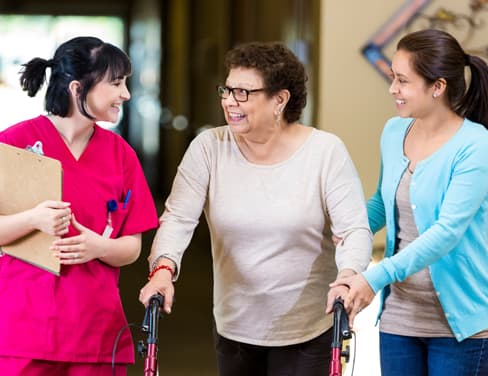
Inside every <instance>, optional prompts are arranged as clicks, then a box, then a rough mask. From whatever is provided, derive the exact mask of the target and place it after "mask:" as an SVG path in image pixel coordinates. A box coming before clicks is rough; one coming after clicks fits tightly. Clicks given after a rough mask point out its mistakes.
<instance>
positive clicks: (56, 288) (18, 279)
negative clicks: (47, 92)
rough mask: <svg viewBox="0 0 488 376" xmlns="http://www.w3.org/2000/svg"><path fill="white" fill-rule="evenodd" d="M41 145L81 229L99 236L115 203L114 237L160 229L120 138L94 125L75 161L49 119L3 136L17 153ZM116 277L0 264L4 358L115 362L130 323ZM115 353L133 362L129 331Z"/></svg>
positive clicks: (109, 272)
mask: <svg viewBox="0 0 488 376" xmlns="http://www.w3.org/2000/svg"><path fill="white" fill-rule="evenodd" d="M37 141H41V142H42V149H43V152H44V155H46V156H48V157H51V158H55V159H58V160H59V161H61V164H62V167H63V200H64V201H67V202H70V203H71V210H72V212H73V213H74V214H75V216H76V219H77V221H78V222H80V223H81V224H82V225H83V226H86V227H88V228H90V229H91V230H93V231H95V232H97V233H99V234H102V233H103V230H104V228H105V226H106V224H107V202H108V201H109V200H116V201H117V202H118V208H117V209H116V210H115V211H114V212H112V227H113V228H114V230H113V232H112V234H111V237H112V238H117V237H120V236H123V235H132V234H138V233H142V232H144V231H147V230H149V229H153V228H155V227H157V225H158V217H157V212H156V208H155V205H154V201H153V198H152V195H151V192H150V190H149V188H148V185H147V182H146V179H145V177H144V172H143V170H142V168H141V166H140V163H139V161H138V159H137V156H136V154H135V152H134V150H133V149H132V148H131V147H130V146H129V145H128V143H127V142H126V141H124V140H123V139H122V137H120V136H119V135H117V134H115V133H113V132H111V131H108V130H105V129H103V128H101V127H99V126H97V125H95V131H94V133H93V135H92V137H91V139H90V141H89V143H88V145H87V147H86V149H85V151H84V152H83V154H82V155H81V157H80V158H79V160H76V159H75V158H74V157H73V155H72V154H71V152H70V151H69V149H68V148H67V146H66V145H65V143H64V141H63V139H62V138H61V136H60V135H59V133H58V132H57V130H56V128H55V127H54V125H53V124H52V123H51V121H50V120H49V119H48V118H47V117H45V116H39V117H37V118H34V119H31V120H27V121H24V122H21V123H19V124H16V125H14V126H12V127H10V128H8V129H6V130H4V131H2V132H0V142H4V143H7V144H10V145H14V146H17V147H20V148H26V147H28V146H33V145H34V144H35V143H36V142H37ZM0 178H1V177H0ZM32 183H33V184H35V182H32ZM129 190H130V191H131V194H130V197H129V201H128V203H127V206H126V208H125V209H124V208H123V201H124V199H125V197H126V195H127V192H128V191H129ZM0 199H1V200H5V199H8V198H6V197H0ZM73 235H76V231H75V230H74V229H73V228H72V227H71V228H70V231H69V233H68V235H66V236H73ZM119 273H120V269H119V268H116V267H112V266H109V265H107V264H105V263H103V262H101V261H99V260H98V259H96V260H92V261H90V262H87V263H85V264H81V265H62V266H61V274H60V276H59V277H58V276H55V275H54V274H52V273H49V272H47V271H44V270H43V269H40V268H37V267H35V266H32V265H30V264H28V263H26V262H23V261H20V260H18V259H16V258H13V257H10V256H8V255H3V256H2V257H0V307H1V308H0V355H3V356H13V357H26V358H33V359H46V360H53V361H66V362H107V363H110V362H111V361H112V350H113V346H114V343H115V339H116V336H117V334H118V332H119V330H120V329H121V328H122V327H124V326H125V325H126V324H127V319H126V317H125V314H124V311H123V307H122V302H121V299H120V294H119V288H118V280H119ZM117 349H118V351H117V354H116V357H115V361H116V362H117V363H133V362H134V348H133V341H132V337H131V335H130V331H129V330H125V331H124V332H123V334H122V336H121V338H120V341H119V344H118V347H117Z"/></svg>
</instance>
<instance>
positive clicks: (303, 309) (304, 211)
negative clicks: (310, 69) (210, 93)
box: [140, 43, 372, 376]
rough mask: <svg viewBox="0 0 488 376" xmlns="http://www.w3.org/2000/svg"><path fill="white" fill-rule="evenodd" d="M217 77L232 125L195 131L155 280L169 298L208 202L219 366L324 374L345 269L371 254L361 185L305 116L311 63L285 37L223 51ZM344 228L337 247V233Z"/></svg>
mask: <svg viewBox="0 0 488 376" xmlns="http://www.w3.org/2000/svg"><path fill="white" fill-rule="evenodd" d="M226 67H227V69H228V75H227V79H226V82H225V84H224V85H221V86H218V87H217V92H218V95H219V97H220V98H221V105H222V109H223V111H224V114H225V118H226V121H227V124H228V125H226V126H222V127H217V128H214V129H210V130H207V131H204V132H202V133H201V134H200V135H198V137H196V138H195V139H194V140H193V142H192V143H191V145H190V146H189V148H188V150H187V151H186V153H185V155H184V157H183V160H182V161H181V164H180V166H179V168H178V173H177V175H176V178H175V181H174V184H173V188H172V191H171V194H170V196H169V197H168V199H167V201H166V207H165V211H164V213H163V215H162V216H161V218H160V224H161V225H160V228H159V230H158V232H157V234H156V237H155V239H154V243H153V247H152V250H151V255H150V257H149V262H150V270H151V272H150V280H149V282H148V283H147V284H146V285H145V286H144V287H143V289H142V290H141V295H140V300H141V302H143V303H144V304H147V303H148V300H149V299H150V297H151V296H152V295H153V294H155V293H158V292H159V293H161V294H162V295H164V296H165V303H164V309H165V311H166V312H169V311H170V309H171V304H172V301H173V293H174V287H173V282H174V281H175V280H176V278H177V276H178V274H179V273H180V272H181V259H182V256H183V252H184V251H185V249H186V248H187V246H188V244H189V242H190V240H191V237H192V235H193V232H194V229H195V227H196V225H197V223H198V219H199V217H200V215H201V213H202V211H204V213H205V216H206V219H207V222H208V225H209V229H210V235H211V243H212V256H213V270H214V317H215V325H216V327H215V344H216V350H217V354H218V356H217V358H218V368H219V373H220V375H229V376H230V375H232V376H239V375H282V374H284V373H283V372H284V371H283V370H286V374H289V375H301V376H314V375H323V374H324V372H325V371H326V369H327V367H328V362H329V357H330V355H329V352H330V351H329V349H330V344H331V339H332V330H331V326H332V317H331V316H330V315H326V301H327V300H328V302H329V306H328V310H329V311H330V307H331V305H332V302H333V300H334V299H335V298H336V297H338V296H341V295H345V293H346V290H345V289H346V288H345V287H344V286H337V287H335V288H333V289H331V290H329V286H328V285H329V283H330V282H331V281H332V280H334V279H335V278H336V277H337V276H338V275H339V276H350V275H354V274H356V273H359V272H361V271H363V270H364V269H365V268H366V266H367V265H368V263H369V260H370V256H371V242H372V236H371V232H370V230H369V226H368V220H367V214H366V209H365V202H364V197H363V192H362V188H361V184H360V181H359V178H358V175H357V173H356V170H355V168H354V165H353V163H352V161H351V159H350V157H349V155H348V153H347V150H346V148H345V147H344V144H343V143H342V142H341V141H340V140H339V139H338V138H337V137H336V136H334V135H332V134H330V133H327V132H324V131H319V130H317V129H315V128H312V127H308V126H305V125H302V124H300V123H299V117H300V115H301V112H302V110H303V108H304V107H305V104H306V85H305V84H306V80H307V77H306V74H305V69H304V67H303V65H302V64H301V63H300V61H299V60H298V59H297V57H296V56H295V55H294V54H293V53H292V52H291V51H290V50H288V49H287V48H286V47H285V46H283V45H282V44H279V43H250V44H245V45H241V46H238V47H237V48H235V49H233V50H231V51H229V52H228V54H227V56H226ZM333 235H334V236H336V237H338V238H341V239H342V240H341V243H340V244H338V246H337V248H336V247H334V244H333V242H332V236H333Z"/></svg>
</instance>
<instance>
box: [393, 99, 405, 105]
mask: <svg viewBox="0 0 488 376" xmlns="http://www.w3.org/2000/svg"><path fill="white" fill-rule="evenodd" d="M395 102H397V103H398V104H405V101H404V100H401V99H397V100H396V101H395Z"/></svg>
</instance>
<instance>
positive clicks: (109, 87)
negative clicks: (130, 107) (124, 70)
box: [86, 74, 130, 123]
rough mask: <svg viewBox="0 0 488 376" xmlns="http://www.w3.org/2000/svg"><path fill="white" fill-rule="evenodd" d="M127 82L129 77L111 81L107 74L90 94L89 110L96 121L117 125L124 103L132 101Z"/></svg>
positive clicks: (87, 103)
mask: <svg viewBox="0 0 488 376" xmlns="http://www.w3.org/2000/svg"><path fill="white" fill-rule="evenodd" d="M126 80H127V77H122V78H116V79H115V80H113V81H110V80H109V77H108V74H107V75H105V77H104V79H103V80H102V81H100V82H99V83H97V84H96V85H95V86H94V87H93V88H92V89H91V90H90V91H89V92H88V94H87V96H86V106H87V110H88V113H89V114H90V115H92V116H93V117H94V118H95V120H96V121H108V122H110V123H115V122H116V121H117V120H118V117H119V113H120V110H121V106H122V103H123V102H125V101H127V100H129V99H130V93H129V90H128V89H127V84H126Z"/></svg>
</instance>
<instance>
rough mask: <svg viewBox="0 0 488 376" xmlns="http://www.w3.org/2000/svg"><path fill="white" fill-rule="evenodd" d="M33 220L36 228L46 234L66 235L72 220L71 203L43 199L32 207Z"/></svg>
mask: <svg viewBox="0 0 488 376" xmlns="http://www.w3.org/2000/svg"><path fill="white" fill-rule="evenodd" d="M31 221H32V225H33V227H34V228H36V229H37V230H40V231H42V232H45V233H46V234H49V235H53V236H63V235H66V234H67V233H68V230H69V225H70V222H71V209H70V203H69V202H63V201H50V200H48V201H43V202H41V203H40V204H38V205H37V206H35V207H34V208H32V209H31Z"/></svg>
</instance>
